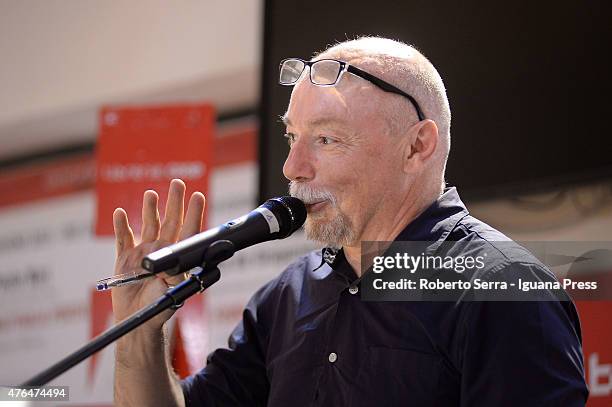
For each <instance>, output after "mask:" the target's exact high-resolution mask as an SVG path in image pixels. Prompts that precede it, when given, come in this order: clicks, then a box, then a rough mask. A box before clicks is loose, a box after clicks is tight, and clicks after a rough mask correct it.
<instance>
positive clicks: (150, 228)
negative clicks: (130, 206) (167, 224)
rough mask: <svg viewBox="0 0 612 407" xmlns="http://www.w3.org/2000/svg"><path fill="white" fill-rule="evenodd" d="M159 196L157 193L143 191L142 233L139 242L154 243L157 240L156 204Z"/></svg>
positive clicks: (157, 212) (157, 211) (157, 219)
mask: <svg viewBox="0 0 612 407" xmlns="http://www.w3.org/2000/svg"><path fill="white" fill-rule="evenodd" d="M158 201H159V196H158V195H157V192H155V191H152V190H148V191H145V193H144V195H143V197H142V232H141V234H140V240H141V241H142V242H154V241H155V240H157V239H159V223H160V221H159V210H158V209H157V203H158Z"/></svg>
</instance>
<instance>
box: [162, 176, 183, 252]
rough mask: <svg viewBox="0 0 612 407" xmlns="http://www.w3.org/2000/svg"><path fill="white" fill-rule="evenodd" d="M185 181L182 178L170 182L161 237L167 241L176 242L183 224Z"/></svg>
mask: <svg viewBox="0 0 612 407" xmlns="http://www.w3.org/2000/svg"><path fill="white" fill-rule="evenodd" d="M184 201H185V183H184V182H183V181H181V180H180V179H173V180H172V181H171V182H170V190H169V191H168V201H167V202H166V213H165V215H164V223H163V224H162V226H161V231H160V236H159V237H160V239H161V240H163V241H166V242H176V240H177V239H178V237H179V233H180V231H181V227H182V226H183V212H184V210H185V202H184Z"/></svg>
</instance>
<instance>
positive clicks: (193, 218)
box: [179, 192, 206, 240]
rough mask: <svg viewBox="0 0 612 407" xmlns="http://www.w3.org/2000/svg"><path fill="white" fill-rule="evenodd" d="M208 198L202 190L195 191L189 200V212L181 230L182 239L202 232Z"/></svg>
mask: <svg viewBox="0 0 612 407" xmlns="http://www.w3.org/2000/svg"><path fill="white" fill-rule="evenodd" d="M205 205H206V198H204V195H203V194H202V193H201V192H194V193H193V194H192V195H191V199H190V200H189V206H188V207H187V214H186V215H185V224H184V225H183V229H182V230H181V234H180V237H179V238H180V239H181V240H183V239H185V238H187V237H189V236H192V235H195V234H196V233H200V231H201V230H202V221H203V220H204V207H205Z"/></svg>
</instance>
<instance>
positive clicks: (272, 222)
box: [142, 196, 306, 275]
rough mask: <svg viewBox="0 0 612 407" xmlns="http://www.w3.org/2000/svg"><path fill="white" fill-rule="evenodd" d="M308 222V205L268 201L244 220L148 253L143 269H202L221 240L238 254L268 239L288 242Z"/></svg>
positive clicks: (284, 199)
mask: <svg viewBox="0 0 612 407" xmlns="http://www.w3.org/2000/svg"><path fill="white" fill-rule="evenodd" d="M305 221H306V207H305V206H304V203H303V202H302V201H300V200H299V199H297V198H294V197H291V196H282V197H278V198H272V199H268V200H267V201H266V202H264V204H263V205H261V206H259V207H258V208H256V209H254V210H252V211H251V212H250V213H248V214H246V215H244V216H241V217H240V218H237V219H234V220H231V221H229V222H226V223H224V224H222V225H220V226H217V227H216V228H213V229H210V230H207V231H205V232H202V233H198V234H197V235H194V236H191V237H189V238H187V239H185V240H181V241H180V242H177V243H175V244H173V245H170V246H168V247H164V248H162V249H159V250H157V251H155V252H153V253H150V254H148V255H147V256H145V257H144V259H143V260H142V267H143V268H144V269H145V270H148V271H149V272H151V273H153V274H156V273H159V272H162V271H166V272H168V271H169V270H170V272H168V274H171V275H174V274H178V273H182V272H185V271H187V270H191V269H192V268H194V267H197V266H201V265H202V262H203V261H204V254H205V251H206V249H207V248H208V247H209V246H210V245H211V244H213V243H214V242H217V241H219V240H228V241H230V242H231V243H233V245H234V249H235V251H238V250H241V249H244V248H246V247H249V246H253V245H255V244H257V243H262V242H267V241H268V240H275V239H284V238H286V237H288V236H290V235H291V234H292V233H293V232H295V231H296V230H298V229H299V228H300V227H302V225H303V224H304V222H305Z"/></svg>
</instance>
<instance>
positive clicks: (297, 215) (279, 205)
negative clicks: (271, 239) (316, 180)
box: [262, 196, 307, 239]
mask: <svg viewBox="0 0 612 407" xmlns="http://www.w3.org/2000/svg"><path fill="white" fill-rule="evenodd" d="M262 206H263V207H265V208H267V209H269V210H270V211H271V212H272V213H273V214H274V216H276V219H277V220H278V224H279V226H280V231H279V232H278V238H279V239H283V238H285V237H287V236H289V235H291V234H292V233H293V232H295V231H296V230H298V229H299V228H301V227H302V225H303V224H304V222H305V221H306V215H307V213H306V206H305V205H304V203H303V202H302V201H300V200H299V199H298V198H294V197H292V196H280V197H277V198H272V199H268V200H267V201H266V202H264V204H263V205H262Z"/></svg>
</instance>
